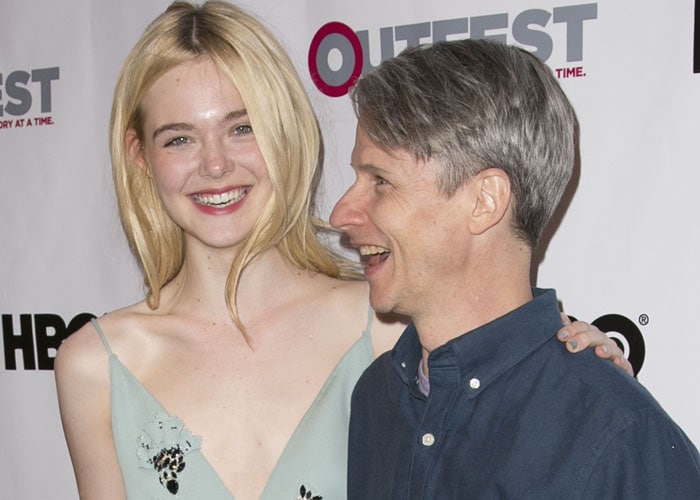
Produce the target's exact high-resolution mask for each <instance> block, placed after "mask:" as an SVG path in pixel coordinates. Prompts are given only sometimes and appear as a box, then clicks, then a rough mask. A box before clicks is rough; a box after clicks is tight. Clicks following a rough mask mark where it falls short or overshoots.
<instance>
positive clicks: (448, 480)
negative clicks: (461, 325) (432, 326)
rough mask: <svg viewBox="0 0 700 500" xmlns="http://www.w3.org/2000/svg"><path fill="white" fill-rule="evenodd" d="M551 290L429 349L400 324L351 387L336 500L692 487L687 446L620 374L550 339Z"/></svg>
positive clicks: (556, 323)
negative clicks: (342, 490) (421, 372)
mask: <svg viewBox="0 0 700 500" xmlns="http://www.w3.org/2000/svg"><path fill="white" fill-rule="evenodd" d="M560 327H561V319H560V316H559V310H558V306H557V298H556V294H555V293H554V291H553V290H550V291H542V290H535V299H534V300H533V301H531V302H530V303H528V304H526V305H524V306H523V307H521V308H519V309H517V310H515V311H513V312H511V313H509V314H507V315H505V316H503V317H502V318H499V319H497V320H496V321H493V322H491V323H489V324H487V325H484V326H482V327H480V328H478V329H476V330H474V331H472V332H469V333H467V334H465V335H462V336H461V337H459V338H456V339H454V340H452V341H450V342H448V343H447V344H445V345H444V346H442V347H440V348H438V349H436V350H434V351H433V352H432V353H431V354H430V357H429V359H428V367H429V378H430V393H429V396H427V397H426V396H425V395H424V394H422V393H421V392H420V391H419V389H418V387H417V386H416V373H417V369H418V363H419V362H420V359H421V346H420V343H419V339H418V335H417V332H416V330H415V328H414V326H413V325H410V326H409V327H408V328H407V329H406V331H405V332H404V333H403V335H402V336H401V338H400V339H399V341H398V343H397V345H396V347H395V348H394V350H393V351H392V352H391V353H386V354H385V355H383V356H381V357H380V358H379V359H378V360H377V361H375V362H374V363H373V364H372V365H371V366H370V367H369V368H368V369H367V371H366V372H365V373H364V375H363V376H362V378H361V379H360V381H359V383H358V385H357V386H356V388H355V391H354V394H353V399H352V410H351V419H350V448H349V464H348V499H349V500H367V499H391V500H401V499H407V500H418V499H430V500H435V499H457V498H459V499H483V500H488V499H518V500H526V499H538V500H543V499H545V500H546V499H567V500H569V499H583V498H585V499H623V498H630V499H650V500H651V499H654V500H659V499H693V500H698V499H700V459H699V457H698V452H697V449H696V448H695V447H694V446H693V444H692V443H691V442H690V441H689V440H688V438H687V437H686V436H685V434H684V433H683V431H682V430H681V429H680V428H679V427H678V426H677V425H676V424H675V423H674V422H673V421H672V420H671V419H670V418H669V416H668V415H667V414H666V413H665V412H664V411H663V409H662V408H661V407H660V406H659V404H658V403H657V402H656V401H655V400H654V398H653V397H652V396H651V395H650V394H649V393H648V392H647V391H646V390H645V389H644V388H643V387H642V386H641V385H640V384H639V383H638V382H637V381H636V380H634V379H633V378H632V377H630V376H629V375H627V374H625V373H623V372H622V370H620V369H619V368H617V367H615V366H613V364H612V363H610V362H608V361H603V360H600V359H598V358H596V356H595V355H594V354H593V353H592V352H589V351H587V352H584V353H581V354H577V355H571V354H569V353H567V352H566V349H565V347H564V346H563V344H561V343H560V342H559V341H557V340H556V337H555V335H556V332H557V330H558V329H559V328H560Z"/></svg>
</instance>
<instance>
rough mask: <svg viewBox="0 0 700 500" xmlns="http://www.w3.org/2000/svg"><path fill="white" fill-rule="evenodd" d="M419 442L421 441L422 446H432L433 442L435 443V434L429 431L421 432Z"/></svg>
mask: <svg viewBox="0 0 700 500" xmlns="http://www.w3.org/2000/svg"><path fill="white" fill-rule="evenodd" d="M421 442H422V443H423V446H432V445H433V444H435V436H433V435H432V434H431V433H429V432H426V433H425V434H423V437H422V438H421Z"/></svg>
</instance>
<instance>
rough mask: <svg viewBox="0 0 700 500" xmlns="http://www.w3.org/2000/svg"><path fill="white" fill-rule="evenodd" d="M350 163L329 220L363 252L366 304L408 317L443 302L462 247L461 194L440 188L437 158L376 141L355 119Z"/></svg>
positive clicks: (460, 263)
mask: <svg viewBox="0 0 700 500" xmlns="http://www.w3.org/2000/svg"><path fill="white" fill-rule="evenodd" d="M352 167H353V169H354V170H355V175H356V180H355V183H354V184H353V185H352V186H351V187H350V189H348V191H347V192H346V193H345V194H344V195H343V197H342V198H341V199H340V200H339V201H338V203H337V204H336V206H335V208H334V209H333V213H332V214H331V224H332V225H333V226H335V227H336V228H338V229H340V230H342V231H343V232H345V233H346V234H347V235H348V236H349V238H350V241H351V243H352V245H353V247H355V248H357V249H358V250H359V251H360V254H361V255H362V258H363V260H364V262H365V276H366V277H367V281H368V282H369V285H370V302H371V304H372V307H373V308H374V309H375V310H377V311H379V312H396V313H399V314H405V315H408V316H411V317H413V318H415V317H416V316H417V315H419V314H421V313H429V312H430V310H431V309H430V308H433V307H438V308H444V306H445V301H446V300H447V301H449V300H450V297H452V296H454V294H453V293H452V291H453V289H452V287H454V286H460V285H461V284H462V283H461V282H460V281H459V279H458V278H457V276H456V272H457V271H458V270H459V269H464V267H463V266H464V261H465V259H466V254H467V253H468V252H467V251H466V248H465V246H464V245H465V242H466V241H467V239H468V236H467V234H466V233H467V231H466V228H465V222H464V220H465V210H466V209H467V208H466V207H467V205H466V204H465V197H464V196H462V195H461V194H460V195H456V196H453V197H451V198H446V196H445V195H443V194H442V193H440V192H439V190H438V186H437V174H438V172H439V168H440V165H439V164H438V162H437V161H435V160H430V161H427V162H421V161H417V160H415V159H414V158H413V157H412V156H411V155H410V154H408V153H406V152H404V151H397V152H391V153H390V152H387V151H385V150H383V149H380V148H379V147H378V146H377V145H376V144H374V143H373V142H372V141H371V140H370V138H369V137H368V136H367V134H366V133H365V132H364V131H363V130H362V128H361V127H359V126H358V128H357V135H356V138H355V147H354V149H353V152H352ZM460 266H462V267H460Z"/></svg>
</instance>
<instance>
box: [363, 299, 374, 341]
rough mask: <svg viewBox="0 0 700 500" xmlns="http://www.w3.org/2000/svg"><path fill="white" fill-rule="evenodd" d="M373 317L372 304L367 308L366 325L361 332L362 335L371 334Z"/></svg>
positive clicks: (368, 335) (367, 335)
mask: <svg viewBox="0 0 700 500" xmlns="http://www.w3.org/2000/svg"><path fill="white" fill-rule="evenodd" d="M373 319H374V309H372V306H370V307H368V308H367V326H366V327H365V331H364V332H363V333H362V336H363V337H370V336H371V335H372V320H373Z"/></svg>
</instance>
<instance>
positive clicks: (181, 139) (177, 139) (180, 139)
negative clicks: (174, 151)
mask: <svg viewBox="0 0 700 500" xmlns="http://www.w3.org/2000/svg"><path fill="white" fill-rule="evenodd" d="M187 142H189V141H188V140H187V137H175V138H173V139H170V140H169V141H168V142H166V143H165V146H166V147H168V146H181V145H183V144H187Z"/></svg>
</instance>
